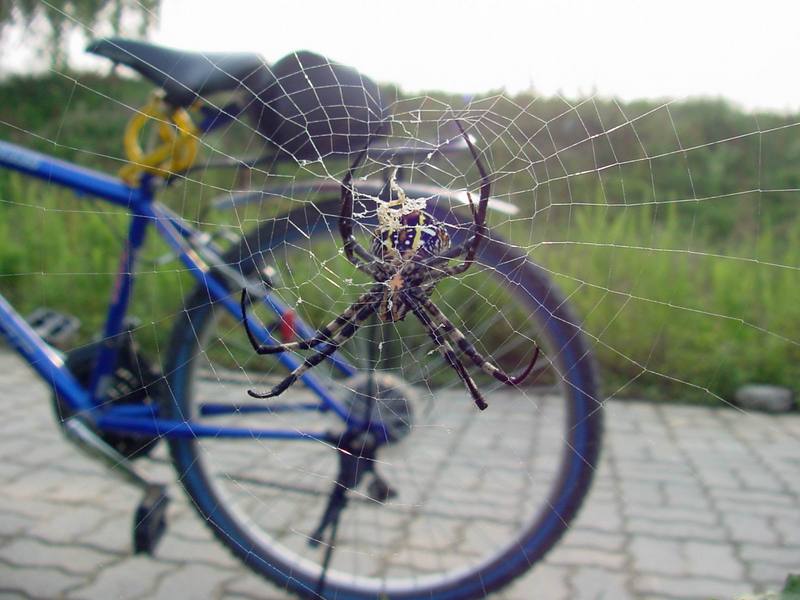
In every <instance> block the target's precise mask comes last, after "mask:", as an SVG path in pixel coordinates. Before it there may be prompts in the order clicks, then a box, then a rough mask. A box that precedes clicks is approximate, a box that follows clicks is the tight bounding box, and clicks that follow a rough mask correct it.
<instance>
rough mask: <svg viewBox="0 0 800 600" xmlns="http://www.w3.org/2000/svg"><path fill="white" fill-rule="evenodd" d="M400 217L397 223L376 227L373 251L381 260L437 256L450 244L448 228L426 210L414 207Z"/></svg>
mask: <svg viewBox="0 0 800 600" xmlns="http://www.w3.org/2000/svg"><path fill="white" fill-rule="evenodd" d="M398 221H399V223H398V225H397V226H394V227H392V226H388V227H386V226H384V227H378V228H377V229H376V230H375V237H374V239H373V242H372V253H373V254H375V255H376V256H377V257H378V258H380V259H381V260H384V261H385V260H388V259H390V258H395V257H398V256H399V258H402V259H405V260H407V259H409V258H412V257H417V258H419V257H425V256H434V255H437V254H440V253H441V252H442V251H444V250H446V249H447V248H448V247H449V246H450V236H449V235H448V234H447V230H446V229H445V228H444V226H443V225H442V224H441V223H439V222H438V221H437V220H435V219H434V218H433V217H431V216H430V215H428V214H427V213H424V212H421V211H414V212H411V213H408V214H406V215H402V216H401V217H400V218H399V219H398Z"/></svg>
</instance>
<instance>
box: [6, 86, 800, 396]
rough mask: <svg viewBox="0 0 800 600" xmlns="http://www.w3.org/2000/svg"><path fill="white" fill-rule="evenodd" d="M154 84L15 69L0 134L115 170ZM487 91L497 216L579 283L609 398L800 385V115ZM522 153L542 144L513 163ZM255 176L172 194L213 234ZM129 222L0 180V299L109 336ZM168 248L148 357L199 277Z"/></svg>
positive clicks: (156, 288) (221, 142)
mask: <svg viewBox="0 0 800 600" xmlns="http://www.w3.org/2000/svg"><path fill="white" fill-rule="evenodd" d="M146 95H147V86H146V85H143V84H141V82H138V81H130V80H124V79H115V78H111V79H108V78H105V79H104V78H99V77H96V76H85V75H81V76H74V77H73V76H62V75H53V76H51V77H49V78H44V79H25V78H21V79H20V78H18V79H13V80H9V81H7V82H5V83H4V84H0V138H1V139H7V140H11V141H15V142H18V143H21V144H23V145H26V146H30V147H34V148H37V149H40V150H44V151H48V152H55V153H56V154H57V155H59V156H61V157H63V158H67V159H70V160H77V161H79V162H80V163H82V164H89V165H93V166H95V167H97V168H100V169H102V170H106V171H112V172H113V171H114V170H115V169H116V168H118V166H119V165H120V160H119V156H120V154H121V151H120V139H121V132H122V128H123V127H124V123H125V121H126V120H127V118H128V117H129V115H130V112H131V109H130V108H128V107H130V106H136V105H139V104H141V103H142V102H143V101H144V99H145V97H146ZM19 98H25V99H26V101H25V102H19V101H18V99H19ZM431 98H433V95H432V96H431V97H428V98H426V99H422V100H420V99H414V98H411V99H402V98H401V100H400V101H399V102H398V104H397V105H396V112H398V113H400V115H401V117H402V114H405V113H404V112H403V111H408V114H414V107H418V106H420V104H423V105H424V104H426V103H427V104H433V105H435V106H434V108H433V109H431V110H432V112H431V113H430V115H428V116H426V119H428V121H427V122H428V124H430V123H433V122H435V120H436V118H437V116H436V115H437V114H438V113H437V112H436V111H439V112H441V106H444V105H447V104H450V105H457V104H458V100H454V99H452V98H447V97H441V98H439V99H438V100H432V99H431ZM65 99H67V100H66V101H65ZM486 102H487V107H488V106H489V105H490V107H491V109H492V111H493V116H494V117H495V122H494V123H489V125H487V126H486V127H487V129H486V130H485V131H483V132H482V133H483V140H482V141H484V142H487V143H492V141H493V140H494V142H495V143H492V145H491V149H490V150H491V151H490V162H491V164H492V165H493V167H494V168H497V169H499V170H498V172H497V173H496V179H497V180H496V185H495V192H496V193H498V194H502V195H503V196H504V197H505V198H506V199H508V200H510V201H512V202H514V203H515V204H517V206H519V207H520V208H521V213H520V215H519V217H518V218H516V219H512V220H510V221H503V220H502V217H495V221H494V226H495V228H496V230H497V232H498V233H500V234H501V235H504V236H506V237H508V238H509V239H511V240H512V241H513V242H514V243H516V244H518V245H520V246H522V247H524V248H525V249H526V250H527V251H528V254H529V256H530V258H531V260H533V261H535V262H537V263H539V264H541V265H542V266H544V267H545V268H546V269H547V270H548V271H549V272H550V273H551V275H552V277H553V279H554V280H555V281H556V283H557V284H558V285H559V286H560V287H561V288H562V289H563V290H564V291H565V292H566V293H567V295H568V296H569V301H570V303H571V304H572V305H574V307H575V308H576V312H577V313H578V314H579V315H580V318H581V319H582V327H583V329H584V331H585V332H586V334H587V336H588V338H589V339H590V341H591V342H592V343H593V348H594V353H595V355H596V357H597V359H598V362H599V365H600V368H601V373H602V376H603V385H604V391H605V392H606V393H607V394H609V395H612V396H618V397H628V396H635V397H645V398H650V399H654V400H662V399H663V400H672V401H686V402H700V403H709V404H714V403H720V402H727V401H730V400H731V398H732V396H733V393H734V391H735V389H736V388H737V387H738V386H739V385H740V384H742V383H747V382H760V383H772V384H777V385H785V386H788V387H790V388H792V389H793V390H794V391H795V392H796V393H797V392H800V303H798V302H797V298H800V218H799V217H798V216H797V215H796V210H795V208H794V201H795V200H796V199H797V196H798V188H800V178H799V177H800V176H799V175H798V174H797V170H796V165H797V161H798V160H800V143H798V141H797V139H800V138H798V136H797V127H796V125H797V123H798V119H797V118H796V115H795V116H792V115H789V116H781V115H748V114H745V113H741V112H738V111H736V110H735V109H733V108H731V107H730V106H728V105H725V104H724V103H718V102H705V103H703V102H686V103H673V104H670V105H668V106H667V105H661V106H659V105H654V104H652V103H651V104H648V103H630V104H628V105H620V104H619V103H615V102H611V101H598V100H594V101H591V102H589V101H582V102H576V103H573V104H571V105H570V104H569V103H566V101H564V100H561V99H540V100H535V101H534V99H531V98H526V97H517V98H512V99H505V98H503V99H501V100H495V101H491V102H489V100H487V101H486ZM480 105H481V102H480V101H479V102H477V103H476V106H480ZM521 107H522V108H521ZM515 111H516V112H515ZM514 115H516V116H514ZM642 115H644V116H642ZM754 123H755V125H754ZM543 124H544V125H543ZM493 127H494V129H492V128H493ZM615 127H616V129H614V128H615ZM495 130H496V131H495ZM611 130H613V133H611V134H607V135H606V134H603V133H602V132H603V131H611ZM531 132H537V133H535V135H533V134H532V133H531ZM598 132H600V133H598ZM493 135H495V137H492V136H493ZM531 135H533V137H531ZM253 137H254V136H253V135H252V132H251V131H249V130H248V129H247V128H246V127H245V128H242V129H241V130H240V131H238V132H236V131H230V132H223V133H222V134H220V135H218V136H217V137H215V138H211V139H209V140H208V143H209V144H210V146H211V147H217V146H219V147H225V148H227V147H228V142H230V141H231V139H234V141H236V142H238V143H239V145H240V146H249V145H252V142H253ZM516 138H519V139H516ZM526 140H527V141H526ZM676 140H679V142H680V143H679V142H678V141H676ZM720 140H729V141H725V142H721V143H716V142H718V141H720ZM523 146H524V147H525V148H532V147H535V148H536V149H537V150H539V151H540V152H541V155H533V154H531V155H530V156H528V155H524V156H520V155H516V156H514V155H512V154H513V153H512V152H511V151H512V150H514V149H515V148H516V149H518V148H520V147H523ZM680 148H683V149H684V150H683V151H678V150H679V149H680ZM251 153H252V149H251ZM209 155H210V152H209V149H208V148H205V149H204V151H203V157H204V158H203V159H205V158H207V157H208V156H209ZM203 159H201V160H203ZM287 174H288V175H291V173H288V172H287ZM264 178H265V175H263V174H257V175H256V176H255V177H254V178H253V182H252V183H253V185H259V184H260V183H263V180H264ZM434 178H435V177H434ZM444 178H445V179H446V180H447V179H449V181H450V183H451V182H452V179H450V175H449V174H447V173H444ZM443 183H447V181H444V182H443ZM245 185H246V182H243V181H238V180H235V179H234V180H231V179H230V178H228V177H227V176H225V175H217V174H214V173H203V180H202V181H201V182H196V183H188V184H184V185H180V186H177V187H176V188H175V189H173V190H170V191H169V193H168V194H167V196H166V199H167V202H168V203H169V204H170V205H171V206H173V207H174V208H175V209H176V210H178V211H179V212H180V213H181V214H183V215H184V216H186V217H187V218H189V219H190V220H196V221H200V222H203V223H204V227H205V228H206V229H213V228H214V227H219V226H221V227H227V226H231V225H232V226H233V228H234V231H238V230H239V229H238V222H237V221H232V220H231V219H232V217H233V215H230V214H228V215H226V216H222V215H218V214H213V213H207V212H205V210H206V208H207V206H208V201H209V199H210V198H211V197H213V196H216V195H218V194H219V193H221V192H224V190H227V189H238V188H241V187H243V186H245ZM290 204H291V203H290ZM95 209H96V210H95ZM239 216H240V217H241V218H245V219H251V220H249V221H247V222H246V223H245V228H247V227H249V226H251V225H255V223H256V221H257V220H259V219H264V218H268V217H269V216H270V213H269V212H268V211H266V210H262V209H256V210H255V211H254V212H252V213H248V214H246V215H239ZM125 224H126V218H125V215H124V214H119V213H116V212H114V211H113V210H110V211H109V210H107V209H105V208H102V207H101V206H100V205H96V206H94V205H92V204H87V203H86V201H85V200H79V199H76V198H74V197H73V196H72V194H71V193H70V192H67V191H63V190H58V189H55V188H54V187H52V186H48V185H46V184H44V183H40V182H32V181H30V180H26V179H24V178H22V177H20V176H18V175H15V174H10V173H8V172H3V171H0V290H2V293H3V294H4V295H5V296H7V297H8V298H9V300H11V301H12V303H14V304H15V305H16V306H18V307H19V308H20V310H21V312H23V314H24V313H26V312H29V311H31V310H33V308H35V307H37V306H42V305H45V306H52V307H54V308H58V309H60V310H64V311H66V312H70V313H72V314H76V315H78V316H80V317H81V319H82V320H83V322H84V328H83V332H84V333H83V339H82V340H81V341H87V340H88V339H90V338H91V337H92V336H93V335H94V334H95V333H96V332H97V331H99V330H100V328H101V324H102V318H103V309H104V307H105V306H106V303H107V299H108V296H109V294H110V289H111V286H112V282H113V273H115V271H116V268H117V261H118V256H119V251H120V247H121V244H120V237H121V236H124V233H125ZM165 250H166V249H165V248H164V246H163V244H162V243H161V242H160V241H158V240H157V239H156V238H155V237H154V236H153V237H151V238H150V239H149V240H148V241H147V244H146V250H145V257H144V259H143V260H142V262H141V263H140V265H139V269H138V271H139V274H140V277H139V279H138V282H137V285H136V288H135V299H134V304H133V312H134V313H135V314H138V315H139V316H140V317H144V326H143V328H142V330H141V331H142V333H143V334H144V335H143V336H142V337H143V338H145V340H144V343H145V346H146V347H148V349H150V350H151V351H155V352H159V351H160V350H161V349H162V348H163V347H164V343H165V340H166V339H167V336H168V334H169V328H170V325H171V322H172V319H173V318H174V316H175V315H176V314H177V312H178V311H179V310H180V307H181V298H182V297H184V296H185V295H187V294H188V292H189V290H190V287H191V285H192V282H191V281H190V278H189V277H187V275H186V273H185V272H184V271H183V269H182V267H180V265H177V264H176V263H169V264H163V265H157V264H155V263H154V262H153V261H152V259H153V258H155V257H157V256H159V255H161V254H162V253H163V252H164V251H165ZM342 301H344V299H342ZM319 306H320V307H322V310H323V311H324V310H325V309H326V308H328V307H326V306H325V303H323V302H321V303H320V304H319ZM161 358H163V357H161Z"/></svg>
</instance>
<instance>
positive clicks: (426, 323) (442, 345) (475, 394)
mask: <svg viewBox="0 0 800 600" xmlns="http://www.w3.org/2000/svg"><path fill="white" fill-rule="evenodd" d="M409 305H410V306H411V310H412V312H413V313H414V314H415V315H416V317H417V318H418V319H419V320H420V322H421V323H422V326H423V327H424V328H425V331H427V332H428V335H429V336H430V338H431V339H432V340H433V343H434V344H436V347H437V348H438V349H439V352H440V353H441V355H442V356H443V357H444V359H445V360H446V361H447V362H448V364H449V365H450V366H451V367H452V368H453V370H454V371H455V372H456V373H457V374H458V376H459V378H460V379H461V381H463V382H464V385H466V386H467V389H468V390H469V393H470V394H471V395H472V399H473V400H474V401H475V404H476V405H477V407H478V408H479V409H481V410H485V409H486V407H487V406H489V405H488V404H486V400H484V399H483V396H482V395H481V392H480V390H479V389H478V386H476V385H475V382H474V381H473V379H472V377H470V374H469V373H468V372H467V369H466V367H465V366H464V363H462V362H461V359H459V358H458V355H457V354H456V353H455V351H454V350H453V347H452V346H451V345H450V344H449V343H448V341H447V340H446V339H445V338H444V337H442V334H441V333H439V331H437V329H436V326H435V325H434V324H433V323H432V322H431V319H430V317H429V316H428V314H427V313H426V312H425V311H424V310H423V309H422V307H421V306H420V305H419V304H418V303H417V301H416V300H413V299H409Z"/></svg>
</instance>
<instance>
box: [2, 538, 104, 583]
mask: <svg viewBox="0 0 800 600" xmlns="http://www.w3.org/2000/svg"><path fill="white" fill-rule="evenodd" d="M112 560H113V557H111V556H109V555H108V554H106V553H102V552H98V551H96V550H91V549H89V548H83V547H76V546H74V545H69V546H60V545H56V544H51V543H45V542H41V541H39V540H35V539H30V538H22V537H21V538H16V539H14V540H12V541H11V542H10V543H9V544H7V545H5V546H3V547H2V548H0V561H3V562H5V563H8V564H10V565H17V566H20V567H32V568H40V567H52V568H54V569H59V570H61V571H65V572H67V573H74V574H78V575H80V574H83V573H92V572H94V571H97V570H99V569H102V568H103V567H104V566H105V565H107V564H108V563H110V562H112Z"/></svg>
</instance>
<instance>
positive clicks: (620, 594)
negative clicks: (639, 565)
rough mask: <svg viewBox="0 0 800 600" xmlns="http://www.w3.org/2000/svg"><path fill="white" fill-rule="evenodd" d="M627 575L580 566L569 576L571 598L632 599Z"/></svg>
mask: <svg viewBox="0 0 800 600" xmlns="http://www.w3.org/2000/svg"><path fill="white" fill-rule="evenodd" d="M626 579H627V575H625V574H623V573H619V572H614V571H607V570H604V569H597V568H594V567H580V568H579V569H577V570H576V571H575V574H574V575H573V576H572V578H571V582H572V589H573V595H572V599H573V600H600V599H606V598H607V599H608V600H611V599H612V598H613V600H633V598H634V596H633V594H632V593H631V592H630V591H629V590H628V586H627V581H626Z"/></svg>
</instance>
